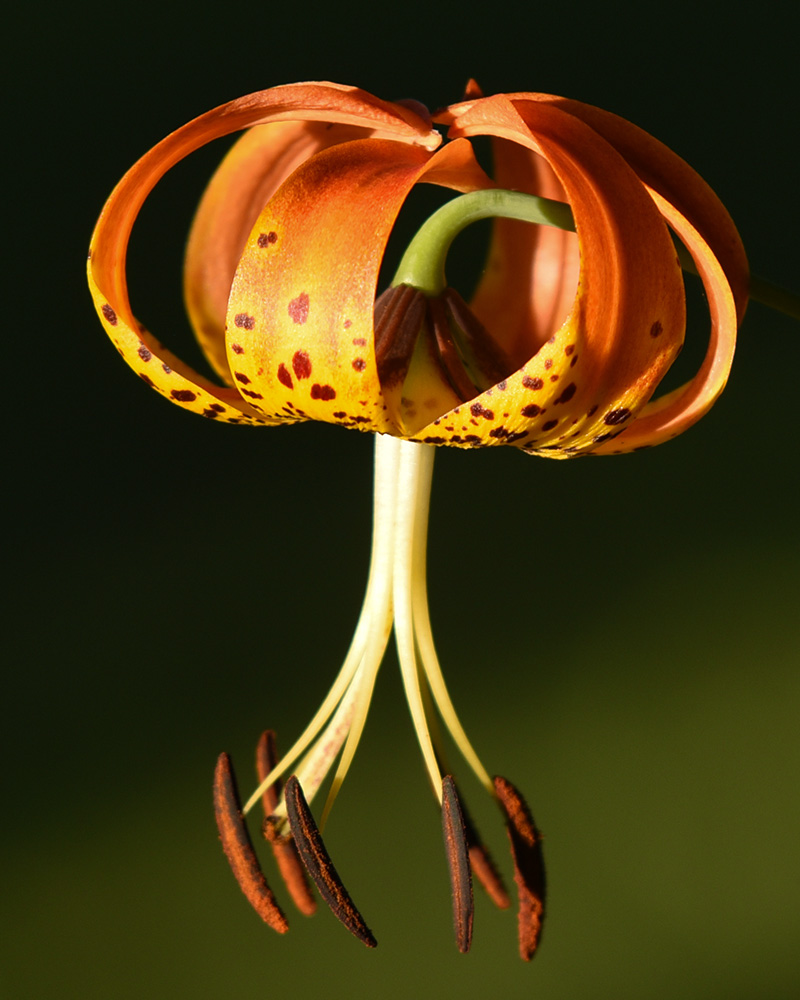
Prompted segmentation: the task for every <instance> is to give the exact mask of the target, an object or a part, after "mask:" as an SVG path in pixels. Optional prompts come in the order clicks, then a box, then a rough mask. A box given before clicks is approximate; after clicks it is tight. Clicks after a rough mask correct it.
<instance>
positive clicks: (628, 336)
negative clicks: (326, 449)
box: [417, 96, 685, 457]
mask: <svg viewBox="0 0 800 1000" xmlns="http://www.w3.org/2000/svg"><path fill="white" fill-rule="evenodd" d="M449 117H450V118H451V120H452V126H451V131H452V132H453V134H454V135H459V136H471V135H478V134H489V135H492V136H496V137H498V138H500V139H505V140H508V141H511V142H515V143H517V144H519V145H521V146H522V147H524V148H525V149H528V150H531V151H533V152H534V153H538V154H540V155H542V156H543V157H544V158H545V159H546V160H547V161H548V163H549V164H550V167H551V168H552V170H553V173H554V174H555V176H556V178H557V179H558V182H559V183H560V184H561V186H562V187H563V189H564V192H565V194H566V197H567V200H568V201H569V202H570V204H571V206H572V210H573V214H574V217H575V224H576V230H577V236H578V243H579V247H580V260H581V266H580V276H579V281H578V288H577V292H576V295H575V298H574V301H573V303H572V308H571V310H570V313H569V316H568V317H567V318H566V320H565V322H564V323H563V325H562V326H561V327H560V328H559V329H558V330H557V331H556V332H555V333H554V334H553V336H552V337H550V338H549V339H548V340H547V341H546V342H545V344H544V345H542V346H539V345H538V344H537V343H535V342H534V343H533V344H532V345H531V348H530V352H531V353H530V357H529V359H528V360H527V361H526V362H525V364H524V365H523V366H522V367H521V368H520V369H519V370H518V371H516V372H515V373H514V374H513V375H511V376H509V377H508V378H507V379H505V380H504V381H502V382H500V383H498V385H496V386H494V387H493V388H491V389H489V390H487V391H486V392H484V393H482V394H481V395H479V396H477V397H476V398H475V399H474V400H472V401H470V402H468V403H466V404H465V405H463V406H460V407H456V408H454V409H453V410H452V411H451V412H450V413H448V414H445V416H444V417H442V418H440V419H439V420H437V421H435V422H434V423H433V424H432V425H429V426H428V427H426V428H424V429H423V430H422V431H421V432H420V433H419V435H417V438H418V439H419V440H423V441H424V440H428V441H440V442H441V443H452V444H457V445H464V446H474V445H482V444H502V443H506V444H508V443H512V444H515V445H516V446H517V447H521V448H523V449H524V450H526V451H529V452H540V453H542V454H544V455H549V456H551V457H567V456H570V455H574V454H578V453H586V452H591V451H594V450H595V449H596V448H597V446H598V445H599V444H600V443H602V441H604V440H606V439H608V438H609V437H611V436H614V435H616V434H617V433H619V431H620V430H621V429H623V428H622V425H623V424H625V423H627V421H628V420H630V419H632V418H633V416H635V414H636V413H637V412H639V411H640V410H641V408H642V407H643V406H644V405H645V403H646V402H647V400H648V399H649V398H650V396H651V395H652V393H653V391H654V389H655V387H656V386H657V384H658V382H659V381H660V380H661V378H662V377H663V375H664V373H665V372H666V370H667V369H668V368H669V366H670V364H671V363H672V361H673V359H674V357H675V355H676V353H677V351H678V349H679V348H680V345H681V343H682V340H683V332H684V326H685V306H684V296H683V282H682V278H681V272H680V267H679V265H678V262H677V259H676V254H675V250H674V247H673V245H672V241H671V239H670V236H669V233H668V230H667V227H666V225H665V223H664V221H663V219H662V218H661V214H660V212H659V210H658V208H657V206H656V205H655V203H654V202H653V199H652V198H651V197H650V195H649V193H648V191H647V189H646V188H645V186H644V185H643V184H642V183H641V181H640V180H639V178H638V177H637V175H636V174H635V173H634V171H633V170H632V169H631V168H630V167H629V166H628V165H627V163H626V162H625V160H624V159H623V158H622V156H621V155H620V154H619V153H618V152H617V151H616V150H615V149H614V148H613V147H612V146H611V144H610V143H608V142H607V141H606V140H605V139H603V138H602V137H601V136H600V135H598V133H597V132H595V131H594V130H593V129H592V128H590V127H589V126H588V125H586V124H585V123H584V122H582V121H580V120H579V119H577V118H575V117H574V116H573V115H571V114H569V113H567V112H564V111H562V110H561V109H559V108H557V107H555V106H551V105H548V104H546V103H544V102H538V103H537V102H519V101H518V102H516V104H512V103H511V101H509V100H508V99H507V98H505V97H503V96H499V97H493V98H485V99H483V100H478V101H475V102H468V103H467V104H466V105H464V106H460V107H459V109H458V111H457V113H453V112H452V109H451V113H450V116H449ZM489 329H490V332H491V333H493V334H496V331H495V330H494V329H493V328H492V325H491V321H490V323H489ZM496 335H497V337H498V339H500V340H501V341H502V334H496Z"/></svg>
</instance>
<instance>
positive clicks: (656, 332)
mask: <svg viewBox="0 0 800 1000" xmlns="http://www.w3.org/2000/svg"><path fill="white" fill-rule="evenodd" d="M663 330H664V327H663V326H662V325H661V320H659V319H657V320H656V321H655V323H653V325H652V326H651V327H650V336H651V337H660V336H661V334H662V332H663Z"/></svg>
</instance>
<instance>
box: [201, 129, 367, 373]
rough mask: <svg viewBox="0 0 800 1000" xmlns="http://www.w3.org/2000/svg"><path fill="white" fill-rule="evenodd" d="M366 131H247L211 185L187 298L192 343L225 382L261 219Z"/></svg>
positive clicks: (203, 205) (203, 203) (205, 197)
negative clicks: (298, 177)
mask: <svg viewBox="0 0 800 1000" xmlns="http://www.w3.org/2000/svg"><path fill="white" fill-rule="evenodd" d="M363 136H364V129H363V128H357V127H354V126H352V125H338V124H335V123H331V122H273V123H271V124H269V125H257V126H256V127H255V128H251V129H248V131H247V132H245V133H244V135H243V136H242V137H241V138H240V139H238V140H237V142H236V143H235V145H234V146H233V147H232V148H231V150H230V152H229V153H228V155H227V156H226V157H225V159H224V160H223V161H222V163H221V164H220V166H219V167H218V168H217V170H216V172H215V174H214V176H213V177H212V178H211V181H210V183H209V184H208V186H207V188H206V189H205V192H204V193H203V198H202V200H201V202H200V205H199V207H198V210H197V214H196V216H195V219H194V222H193V223H192V229H191V233H190V235H189V242H188V244H187V247H186V262H185V266H184V297H185V299H186V308H187V310H188V313H189V318H190V319H191V322H192V326H193V327H194V331H195V336H196V337H197V339H198V341H199V342H200V344H201V346H202V348H203V350H204V351H205V353H206V355H207V357H208V359H209V360H210V361H211V363H212V364H213V365H214V368H215V369H216V371H217V372H218V373H219V375H220V376H221V377H222V378H223V379H225V381H226V382H228V383H231V382H232V376H231V372H230V369H229V368H228V359H227V354H226V351H225V312H226V309H227V306H228V295H229V294H230V290H231V283H232V282H233V276H234V274H235V272H236V266H237V264H238V263H239V258H240V257H241V255H242V251H243V250H244V247H245V244H246V242H247V237H248V236H249V235H250V231H251V230H252V228H253V226H254V225H255V223H256V220H257V219H258V215H259V212H260V211H261V209H262V208H263V207H264V205H266V203H267V202H268V201H269V199H270V198H271V197H272V195H273V194H274V193H275V192H276V191H277V190H278V188H279V187H280V185H281V184H282V183H283V182H284V181H285V180H286V178H287V177H288V176H289V175H290V174H291V173H292V172H293V171H294V170H295V169H296V168H297V167H299V166H300V164H301V163H303V162H304V161H305V160H307V159H308V158H309V157H310V156H313V154H314V153H316V152H317V151H319V150H320V149H324V148H326V147H328V146H333V145H336V144H337V143H340V142H347V141H349V140H351V139H357V138H362V137H363Z"/></svg>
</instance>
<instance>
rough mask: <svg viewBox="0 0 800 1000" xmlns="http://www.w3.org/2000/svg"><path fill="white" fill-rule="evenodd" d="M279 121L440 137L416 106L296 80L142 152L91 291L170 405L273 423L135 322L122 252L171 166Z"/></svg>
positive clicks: (95, 253)
mask: <svg viewBox="0 0 800 1000" xmlns="http://www.w3.org/2000/svg"><path fill="white" fill-rule="evenodd" d="M276 121H322V122H336V123H342V124H345V125H350V126H357V127H360V128H363V129H366V130H368V134H371V135H379V136H382V137H390V138H392V139H394V140H396V141H398V142H400V143H402V144H406V143H408V144H411V145H412V146H414V147H415V148H419V149H421V150H430V149H435V148H436V146H437V145H438V144H439V142H440V141H441V140H440V137H439V135H438V133H436V132H435V131H433V130H432V129H431V128H430V123H429V122H428V121H426V120H425V119H423V118H421V117H420V116H419V115H418V114H416V113H415V112H414V111H412V110H410V109H409V108H406V107H403V106H400V105H392V104H388V103H387V102H385V101H380V100H378V98H375V97H372V96H371V95H370V94H367V93H366V92H364V91H362V90H358V89H357V88H353V87H344V86H341V85H339V84H331V83H307V84H291V85H289V86H285V87H275V88H272V89H271V90H264V91H260V92H259V93H257V94H251V95H249V96H247V97H242V98H239V99H238V100H236V101H232V102H230V103H229V104H225V105H222V106H221V107H219V108H215V109H214V110H213V111H209V112H207V113H206V114H204V115H201V116H200V117H199V118H196V119H194V121H191V122H189V123H188V124H187V125H185V126H183V128H180V129H178V130H177V131H176V132H173V133H172V134H171V135H169V136H167V138H166V139H164V140H162V141H161V142H160V143H159V144H158V145H157V146H155V147H154V148H153V149H151V150H150V152H149V153H147V154H145V156H143V157H142V158H141V159H140V160H139V161H138V163H136V164H135V165H134V166H133V167H132V168H131V170H129V171H128V173H127V174H126V175H125V177H123V179H122V180H121V181H120V183H119V184H118V185H117V187H116V188H115V189H114V191H113V192H112V194H111V197H110V198H109V199H108V201H107V202H106V205H105V207H104V208H103V212H102V214H101V216H100V219H99V220H98V223H97V226H96V227H95V231H94V235H93V238H92V245H91V250H90V254H89V264H88V272H89V285H90V289H91V292H92V296H93V298H94V300H95V306H96V308H97V311H98V315H99V316H100V319H101V322H102V323H103V325H104V327H105V329H106V332H107V333H108V334H109V336H110V337H111V339H112V340H113V341H114V342H115V343H116V345H117V347H118V348H119V350H120V352H121V353H122V355H123V357H124V358H125V360H126V361H127V362H128V363H129V364H130V365H131V367H132V368H133V369H134V370H135V371H137V372H138V373H139V374H140V375H142V376H143V377H144V378H145V380H146V381H147V382H148V384H150V385H152V386H153V387H154V388H156V389H158V390H159V391H160V392H161V393H162V394H163V395H165V396H166V397H167V398H168V399H171V400H172V402H175V403H178V404H179V405H180V406H183V407H185V408H187V409H190V410H194V411H196V412H199V413H203V414H205V415H206V416H215V417H217V418H218V419H221V420H230V421H232V422H238V421H242V420H246V421H248V422H253V421H255V422H261V423H265V422H269V421H265V420H264V418H263V417H262V416H260V415H259V414H258V412H257V411H256V410H255V409H254V408H253V407H251V406H250V405H249V404H248V403H247V401H246V400H245V399H242V397H241V396H240V395H238V394H237V393H235V392H234V391H233V390H232V389H228V388H225V389H220V388H218V387H216V386H214V385H213V384H212V383H211V382H210V381H208V380H207V379H204V378H203V377H202V376H201V375H199V374H198V373H197V372H195V371H193V370H192V369H191V368H189V367H188V366H186V365H183V364H182V363H181V362H180V361H179V360H178V359H177V358H175V357H174V356H173V355H172V354H170V353H169V352H167V351H165V350H164V348H163V347H162V346H161V344H160V343H159V342H158V341H157V340H156V339H155V338H153V337H152V336H151V335H150V334H149V333H148V332H147V331H146V330H145V329H144V328H143V327H142V326H141V325H140V324H139V323H138V322H137V320H136V319H135V317H134V315H133V313H132V311H131V307H130V303H129V301H128V289H127V282H126V276H125V257H126V252H127V246H128V240H129V238H130V233H131V229H132V227H133V223H134V221H135V219H136V216H137V214H138V212H139V209H140V208H141V206H142V204H143V202H144V200H145V198H146V197H147V195H148V194H149V193H150V191H151V190H152V189H153V187H154V186H155V184H156V183H157V182H158V180H159V179H160V178H161V177H162V176H163V175H164V174H165V173H166V172H167V170H169V169H170V167H172V166H174V165H175V164H176V163H177V162H179V161H180V160H181V159H183V157H185V156H187V155H188V154H189V153H191V152H193V151H194V150H195V149H198V148H199V147H200V146H203V145H205V144H206V143H208V142H210V141H211V140H212V139H216V138H219V137H220V136H223V135H228V134H230V133H231V132H235V131H237V130H239V129H244V128H249V127H251V126H254V125H258V124H264V123H268V122H276ZM217 360H219V359H218V357H217Z"/></svg>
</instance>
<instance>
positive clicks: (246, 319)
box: [226, 139, 491, 434]
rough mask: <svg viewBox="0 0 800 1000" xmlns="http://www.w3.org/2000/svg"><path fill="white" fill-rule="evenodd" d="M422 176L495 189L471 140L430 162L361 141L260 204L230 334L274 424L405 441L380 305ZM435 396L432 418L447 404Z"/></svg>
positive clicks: (233, 301)
mask: <svg viewBox="0 0 800 1000" xmlns="http://www.w3.org/2000/svg"><path fill="white" fill-rule="evenodd" d="M423 177H424V179H425V180H430V181H431V182H434V183H440V184H445V185H447V186H453V187H458V189H459V190H472V189H473V188H474V187H480V186H490V185H491V182H490V181H489V180H488V178H487V177H486V176H485V174H483V172H482V171H481V170H480V168H478V167H477V164H476V163H475V161H474V157H473V156H472V153H471V150H470V148H469V145H468V144H467V143H453V144H450V145H448V146H446V147H445V148H444V149H442V150H440V151H439V152H437V153H436V154H434V155H433V157H431V156H430V154H429V153H428V152H427V151H426V150H424V149H420V148H419V147H415V146H411V145H400V144H398V143H392V142H387V141H385V140H378V139H363V140H356V141H353V142H348V143H346V144H343V145H337V146H333V147H331V148H328V149H324V150H322V151H320V152H318V153H317V154H316V155H315V156H314V157H313V158H312V159H310V160H307V161H306V162H305V163H303V164H302V165H301V166H300V167H299V168H298V169H297V170H296V171H295V172H294V173H293V174H292V175H291V177H290V178H289V179H288V180H287V181H286V183H285V184H284V185H283V186H282V187H281V188H280V190H279V191H278V192H277V193H276V194H275V195H274V196H273V197H272V198H271V199H270V201H269V203H268V204H267V206H266V207H265V208H264V210H263V212H262V213H261V215H260V216H259V218H258V220H257V223H256V225H255V227H254V228H253V231H252V233H251V234H250V237H249V239H248V241H247V245H246V247H245V249H244V252H243V253H242V256H241V260H240V263H239V266H238V268H237V271H236V276H235V278H234V281H233V286H232V288H231V294H230V300H229V304H228V318H227V334H226V336H227V340H228V350H229V362H230V365H231V370H232V371H233V374H234V378H235V380H236V382H237V384H238V385H239V387H240V391H241V392H243V393H244V394H245V395H246V396H247V398H248V399H250V400H251V401H252V403H253V405H254V406H256V407H258V408H259V411H260V412H261V413H263V414H264V415H265V416H266V417H267V418H268V419H269V420H289V421H294V420H298V419H311V420H324V421H329V422H333V423H339V424H341V425H342V426H345V427H353V428H358V429H360V430H366V431H379V432H382V433H390V434H401V433H402V423H401V418H400V416H399V414H398V413H396V412H394V407H392V406H390V405H389V402H388V400H387V399H386V398H385V397H384V394H383V392H382V390H381V386H380V382H379V379H378V371H377V365H376V359H375V347H374V335H373V333H374V331H373V308H374V304H375V289H376V285H377V281H378V274H379V271H380V266H381V262H382V260H383V254H384V250H385V246H386V241H387V239H388V237H389V233H390V231H391V229H392V226H393V224H394V221H395V218H396V216H397V213H398V212H399V210H400V207H401V205H402V203H403V201H404V199H405V197H406V195H407V194H408V192H409V191H410V190H411V188H412V187H413V185H414V184H415V183H416V182H417V181H418V180H420V179H422V178H423ZM438 388H439V386H438V385H432V387H431V393H430V396H431V411H432V414H433V413H437V414H438V413H441V412H442V409H445V408H446V406H442V405H440V403H439V398H438V397H436V398H434V397H435V392H434V390H435V389H438ZM444 388H445V390H446V394H447V395H446V398H447V400H448V403H447V405H452V402H451V401H452V399H453V393H452V390H451V389H450V388H449V386H446V387H444ZM443 391H444V390H443ZM422 404H423V405H425V401H422Z"/></svg>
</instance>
